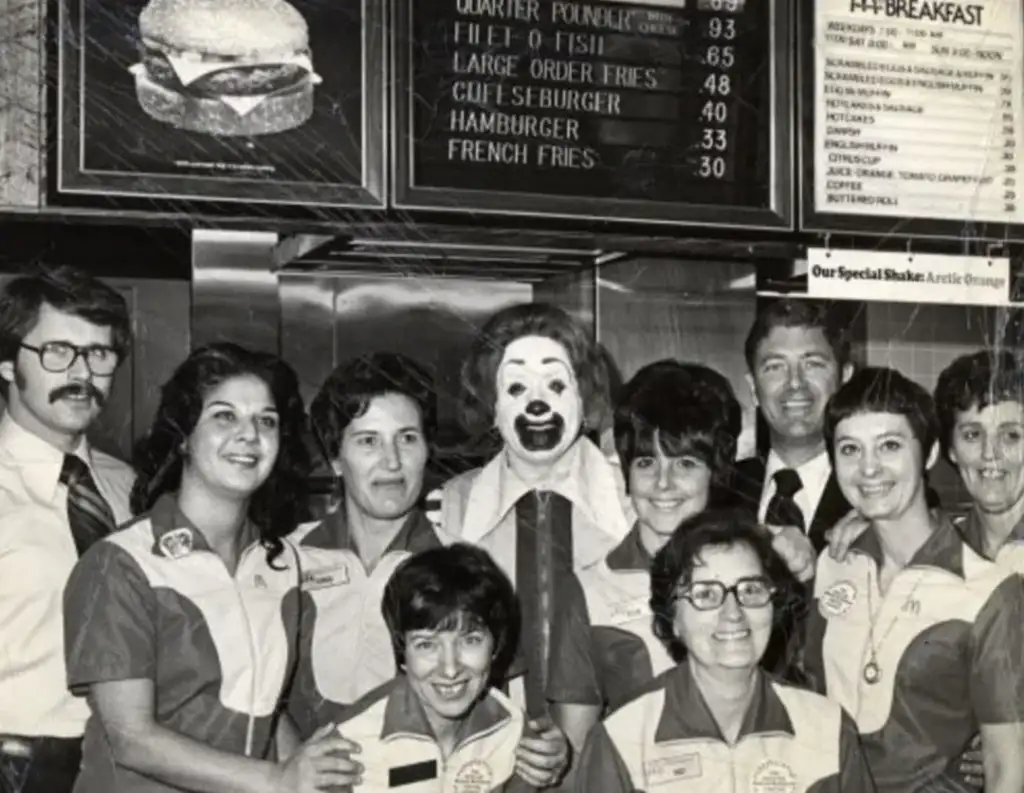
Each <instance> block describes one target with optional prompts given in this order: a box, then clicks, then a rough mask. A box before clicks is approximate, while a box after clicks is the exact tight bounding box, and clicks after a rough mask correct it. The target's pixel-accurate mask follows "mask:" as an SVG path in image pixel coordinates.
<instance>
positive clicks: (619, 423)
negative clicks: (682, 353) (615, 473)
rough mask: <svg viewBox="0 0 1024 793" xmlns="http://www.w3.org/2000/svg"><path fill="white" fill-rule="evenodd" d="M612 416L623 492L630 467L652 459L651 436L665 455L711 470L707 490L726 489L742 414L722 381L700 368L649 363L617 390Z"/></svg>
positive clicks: (668, 363)
mask: <svg viewBox="0 0 1024 793" xmlns="http://www.w3.org/2000/svg"><path fill="white" fill-rule="evenodd" d="M614 415H615V420H614V428H615V450H616V451H617V452H618V455H619V461H620V462H621V464H622V468H623V471H624V472H626V474H627V475H626V487H627V490H628V487H629V476H628V472H629V469H630V467H631V466H632V465H633V461H634V460H635V459H636V458H637V457H651V456H654V454H655V453H656V450H655V446H654V436H655V433H657V434H658V439H659V441H660V443H661V446H662V448H663V449H664V451H665V453H666V454H667V455H669V456H672V457H682V456H683V455H688V454H692V455H693V456H695V457H697V458H699V459H700V460H702V461H703V462H704V463H705V464H706V465H707V466H708V468H709V469H711V482H712V486H713V487H716V488H717V489H723V490H724V489H725V488H727V487H728V486H729V484H730V478H731V477H730V473H731V471H732V466H733V462H734V461H735V458H736V444H737V441H738V439H739V436H740V433H741V432H742V431H743V411H742V408H740V403H739V402H738V401H737V399H736V395H735V393H733V390H732V386H731V385H730V384H729V381H728V380H727V379H726V378H725V376H724V375H722V374H720V373H719V372H716V371H715V370H714V369H711V368H709V367H707V366H702V365H701V364H696V363H681V362H679V361H675V360H671V359H665V360H661V361H655V362H654V363H650V364H647V366H645V367H643V368H642V369H640V371H638V372H637V373H636V374H635V375H633V377H632V378H631V379H630V381H629V382H628V383H626V385H625V386H624V387H623V388H622V391H621V392H620V395H619V402H618V404H617V405H616V407H615V414H614Z"/></svg>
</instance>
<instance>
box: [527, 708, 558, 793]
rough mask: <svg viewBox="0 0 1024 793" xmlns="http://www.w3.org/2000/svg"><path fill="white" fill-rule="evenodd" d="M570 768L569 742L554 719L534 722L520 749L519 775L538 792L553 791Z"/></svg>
mask: <svg viewBox="0 0 1024 793" xmlns="http://www.w3.org/2000/svg"><path fill="white" fill-rule="evenodd" d="M568 768H569V740H568V739H567V738H566V737H565V733H564V732H562V731H561V730H560V729H559V728H558V727H557V726H556V725H555V723H554V722H553V721H551V719H550V718H548V717H546V716H545V717H544V718H540V719H533V720H532V721H530V722H529V723H528V724H527V725H526V730H525V731H524V732H523V737H522V738H520V739H519V745H518V746H517V747H516V775H517V776H519V778H520V779H522V780H523V781H524V782H527V783H529V784H530V785H532V786H533V787H536V788H544V787H551V786H552V785H556V784H558V781H559V780H560V779H561V778H562V777H563V776H564V775H565V772H566V771H567V770H568Z"/></svg>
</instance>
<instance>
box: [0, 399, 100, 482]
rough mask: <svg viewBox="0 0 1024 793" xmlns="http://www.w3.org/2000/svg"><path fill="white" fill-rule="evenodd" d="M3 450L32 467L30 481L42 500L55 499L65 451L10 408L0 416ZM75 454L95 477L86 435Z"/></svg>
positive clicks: (20, 464)
mask: <svg viewBox="0 0 1024 793" xmlns="http://www.w3.org/2000/svg"><path fill="white" fill-rule="evenodd" d="M0 450H2V451H3V454H5V455H7V456H8V457H10V458H11V459H12V460H14V462H15V463H16V464H17V465H19V466H31V468H32V474H33V475H32V477H30V478H29V479H28V482H29V483H30V487H32V488H33V489H34V490H35V492H36V495H37V496H38V497H40V499H41V500H45V501H52V500H54V499H55V498H56V497H57V487H58V485H59V484H60V472H61V470H62V469H63V468H64V452H62V451H61V450H60V449H58V448H57V447H56V446H54V445H53V444H52V443H49V442H48V441H45V440H43V439H42V438H40V437H39V436H38V435H36V434H35V433H33V432H29V430H27V429H25V428H24V427H22V426H21V425H20V424H19V423H18V422H17V421H15V420H14V419H13V418H12V417H11V414H10V412H9V411H8V412H6V413H4V416H3V418H2V419H0ZM72 454H74V455H75V456H76V457H79V458H80V459H81V460H82V462H84V463H85V464H86V465H87V466H89V470H90V471H91V472H92V473H93V476H94V477H95V470H94V469H93V464H92V449H91V448H90V446H89V441H88V440H86V438H85V436H82V439H81V440H80V441H79V442H78V447H77V448H76V449H75V450H74V451H73V452H72Z"/></svg>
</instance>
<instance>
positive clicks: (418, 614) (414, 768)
mask: <svg viewBox="0 0 1024 793" xmlns="http://www.w3.org/2000/svg"><path fill="white" fill-rule="evenodd" d="M381 608H382V611H383V615H384V619H385V621H386V622H387V625H388V629H389V632H390V636H391V644H392V648H393V652H394V656H395V662H396V666H397V667H398V669H399V670H401V671H400V672H399V674H398V676H397V677H395V679H394V680H392V681H391V682H389V683H387V684H385V685H384V686H381V687H380V688H378V689H376V690H375V691H373V692H371V693H370V694H367V696H366V697H365V698H364V699H363V700H361V701H360V702H358V703H356V705H355V706H354V707H352V708H351V709H350V711H349V713H348V716H347V718H345V719H344V720H343V721H342V723H341V724H340V725H339V729H340V730H341V731H342V732H343V733H344V734H345V735H346V736H347V737H349V738H352V739H354V740H356V741H357V742H358V743H359V745H360V746H361V747H362V751H361V752H360V761H361V762H362V763H363V765H364V767H365V772H364V774H363V778H362V783H361V784H360V786H359V788H358V790H360V791H363V792H364V793H384V791H387V790H393V789H394V788H395V787H398V786H399V785H409V786H410V787H412V786H413V785H414V784H418V785H419V787H417V788H416V789H421V790H430V791H434V790H456V791H459V790H472V791H476V793H492V791H493V792H495V793H496V792H497V791H503V793H509V791H512V790H513V789H515V790H523V791H528V790H531V789H532V788H531V786H530V785H528V784H527V783H526V782H525V781H524V780H522V779H520V778H519V777H518V776H516V770H517V764H518V756H517V748H518V747H519V745H520V741H521V739H522V738H523V733H524V728H525V727H526V724H525V718H524V716H523V713H522V711H521V710H520V709H519V708H517V707H516V706H515V705H514V704H512V702H511V701H510V700H509V699H508V698H507V697H506V696H504V695H503V694H502V693H500V692H499V691H497V690H495V689H494V688H492V687H491V686H492V683H494V682H496V681H500V680H501V679H502V678H503V676H504V674H505V671H506V670H507V668H508V666H509V664H510V663H511V662H512V658H513V656H514V654H515V651H516V645H517V641H518V634H519V605H518V603H517V601H516V596H515V593H514V592H513V589H512V582H511V581H509V579H508V577H507V576H506V575H505V574H504V573H502V572H501V570H500V569H499V568H498V566H497V565H496V564H495V563H494V561H493V560H492V559H491V558H490V556H489V555H488V554H487V552H486V551H483V550H481V549H479V548H474V547H472V546H469V545H462V544H454V545H450V546H448V547H445V548H435V549H432V550H429V551H424V552H422V553H420V554H417V555H415V556H412V557H410V558H408V559H406V560H405V561H404V562H402V564H401V565H399V566H398V569H397V570H395V573H394V575H393V576H392V577H391V579H390V580H389V581H388V584H387V586H386V587H385V589H384V596H383V600H382V605H381Z"/></svg>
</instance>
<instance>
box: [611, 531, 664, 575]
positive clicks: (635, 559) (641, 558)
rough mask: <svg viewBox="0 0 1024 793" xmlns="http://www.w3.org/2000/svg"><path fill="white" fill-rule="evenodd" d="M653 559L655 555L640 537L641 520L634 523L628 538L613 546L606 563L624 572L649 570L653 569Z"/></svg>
mask: <svg viewBox="0 0 1024 793" xmlns="http://www.w3.org/2000/svg"><path fill="white" fill-rule="evenodd" d="M652 561H654V557H653V556H651V554H649V553H648V552H647V549H646V548H645V547H644V544H643V542H642V541H641V539H640V522H639V521H637V522H636V523H634V524H633V528H632V529H630V530H629V534H627V535H626V538H625V539H624V540H623V541H622V542H620V543H619V544H618V545H616V546H615V547H614V548H612V550H611V552H610V553H609V554H608V556H606V557H605V563H606V564H607V565H608V569H609V570H615V571H616V572H622V573H625V572H631V571H638V570H642V571H644V572H648V571H649V570H650V569H651V562H652Z"/></svg>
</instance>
